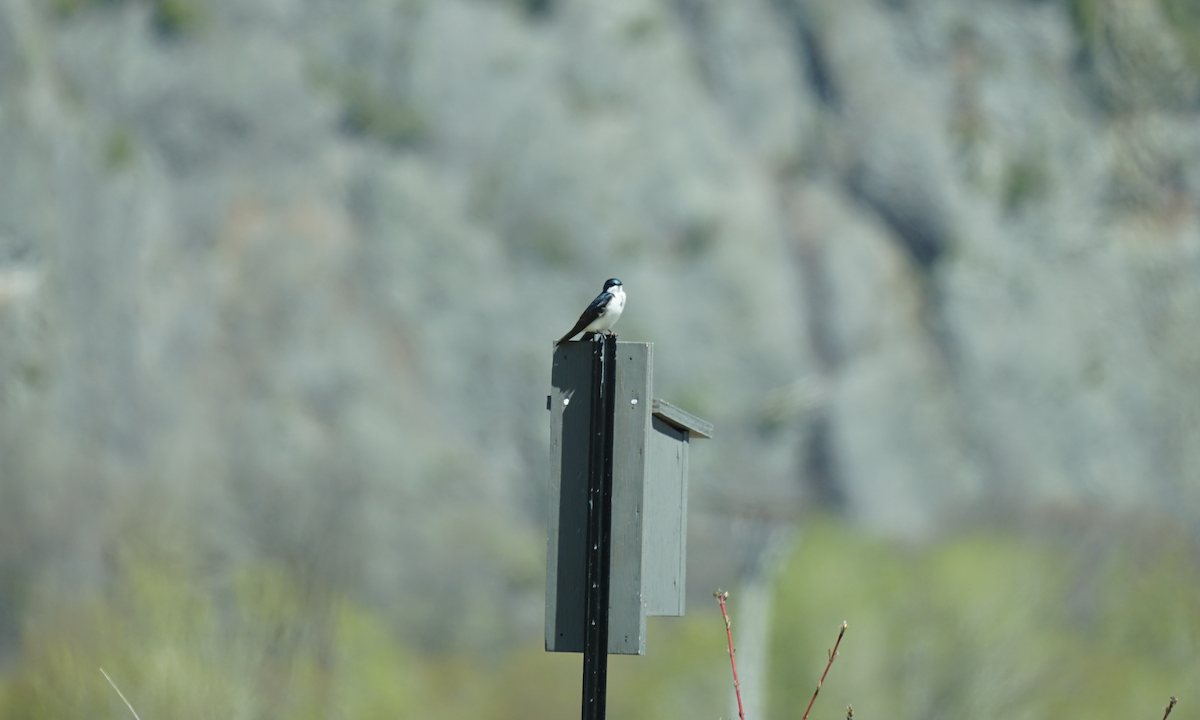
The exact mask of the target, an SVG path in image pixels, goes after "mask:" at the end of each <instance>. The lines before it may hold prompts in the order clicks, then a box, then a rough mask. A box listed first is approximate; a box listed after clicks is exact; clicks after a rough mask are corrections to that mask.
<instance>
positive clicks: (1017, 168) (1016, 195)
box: [1003, 152, 1050, 213]
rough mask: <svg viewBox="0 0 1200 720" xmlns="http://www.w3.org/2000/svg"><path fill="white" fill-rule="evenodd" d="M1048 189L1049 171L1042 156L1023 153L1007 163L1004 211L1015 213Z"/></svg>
mask: <svg viewBox="0 0 1200 720" xmlns="http://www.w3.org/2000/svg"><path fill="white" fill-rule="evenodd" d="M1049 189H1050V178H1049V171H1048V170H1047V168H1046V159H1045V157H1044V156H1042V155H1039V154H1037V153H1033V152H1025V153H1022V154H1020V155H1017V156H1016V157H1014V158H1012V159H1011V160H1010V161H1009V164H1008V169H1007V172H1006V173H1005V176H1004V196H1003V201H1004V209H1005V210H1007V211H1008V212H1010V213H1012V212H1017V211H1018V210H1020V209H1021V208H1023V207H1024V206H1025V205H1027V204H1028V203H1029V202H1031V201H1033V200H1036V199H1038V198H1039V197H1042V196H1044V195H1045V194H1046V192H1047V191H1048V190H1049Z"/></svg>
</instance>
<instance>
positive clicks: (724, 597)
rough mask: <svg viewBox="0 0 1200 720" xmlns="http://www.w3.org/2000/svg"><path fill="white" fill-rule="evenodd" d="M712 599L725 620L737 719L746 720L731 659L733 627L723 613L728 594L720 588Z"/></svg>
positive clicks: (734, 662)
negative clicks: (715, 601) (716, 603)
mask: <svg viewBox="0 0 1200 720" xmlns="http://www.w3.org/2000/svg"><path fill="white" fill-rule="evenodd" d="M713 597H715V598H716V599H717V602H718V603H720V605H721V617H723V618H725V637H726V639H728V640H729V665H730V666H731V667H732V668H733V692H734V693H735V694H736V695H737V702H738V717H739V718H741V720H746V713H745V711H744V710H742V685H741V683H739V682H738V676H737V661H736V660H734V659H733V626H732V625H730V623H729V613H728V612H726V611H725V601H726V600H727V599H728V598H729V593H728V592H722V591H721V588H717V591H716V592H715V593H713Z"/></svg>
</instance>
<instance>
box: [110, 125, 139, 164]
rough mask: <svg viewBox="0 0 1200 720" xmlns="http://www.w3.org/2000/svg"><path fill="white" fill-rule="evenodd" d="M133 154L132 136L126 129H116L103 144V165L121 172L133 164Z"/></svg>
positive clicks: (134, 150) (134, 149)
mask: <svg viewBox="0 0 1200 720" xmlns="http://www.w3.org/2000/svg"><path fill="white" fill-rule="evenodd" d="M135 152H136V148H135V147H134V143H133V134H132V133H130V132H129V129H128V128H125V127H119V128H116V129H115V130H113V131H112V132H111V133H109V136H108V141H107V142H106V143H105V144H104V164H105V166H106V167H108V169H110V170H123V169H125V168H127V167H129V165H130V163H132V162H133V158H134V154H135Z"/></svg>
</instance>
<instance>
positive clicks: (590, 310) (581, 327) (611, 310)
mask: <svg viewBox="0 0 1200 720" xmlns="http://www.w3.org/2000/svg"><path fill="white" fill-rule="evenodd" d="M624 309H625V290H624V288H622V286H621V281H620V280H618V279H616V278H610V279H608V280H605V281H604V290H603V291H601V293H600V294H599V295H597V296H596V299H595V300H593V301H592V304H591V305H588V306H587V310H584V311H583V314H582V315H580V316H579V322H577V323H575V327H573V328H571V332H569V333H567V334H566V335H563V336H562V338H561V339H560V340H559V341H558V342H556V343H555V345H556V346H557V345H562V344H563V343H565V342H566V341H568V340H570V339H571V338H573V337H575V336H576V335H578V334H579V333H598V332H603V333H611V332H612V330H611V329H610V328H612V326H613V323H615V322H616V321H617V318H619V317H621V311H622V310H624Z"/></svg>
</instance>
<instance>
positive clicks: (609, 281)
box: [604, 278, 621, 292]
mask: <svg viewBox="0 0 1200 720" xmlns="http://www.w3.org/2000/svg"><path fill="white" fill-rule="evenodd" d="M614 285H616V286H618V287H620V285H621V281H620V280H618V279H616V278H609V279H607V280H605V281H604V292H608V289H609V288H611V287H612V286H614Z"/></svg>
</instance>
